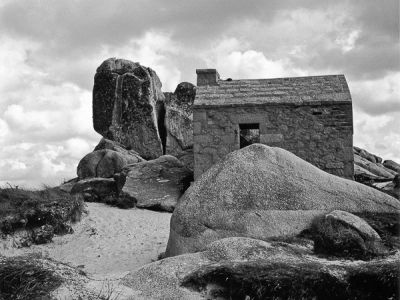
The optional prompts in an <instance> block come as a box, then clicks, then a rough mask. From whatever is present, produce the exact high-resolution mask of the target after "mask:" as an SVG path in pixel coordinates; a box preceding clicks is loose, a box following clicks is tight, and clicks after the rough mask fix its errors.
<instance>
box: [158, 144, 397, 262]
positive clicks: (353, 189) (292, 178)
mask: <svg viewBox="0 0 400 300" xmlns="http://www.w3.org/2000/svg"><path fill="white" fill-rule="evenodd" d="M337 209H339V210H345V211H349V212H361V211H370V212H396V211H398V210H399V209H400V202H398V201H397V200H396V199H394V198H393V197H390V196H388V195H386V194H384V193H381V192H379V191H377V190H375V189H373V188H370V187H367V186H365V185H362V184H360V183H357V182H354V181H350V180H346V179H343V178H339V177H337V176H333V175H330V174H328V173H325V172H324V171H322V170H320V169H318V168H316V167H315V166H313V165H311V164H309V163H307V162H305V161H303V160H302V159H300V158H298V157H297V156H295V155H294V154H292V153H290V152H288V151H285V150H283V149H280V148H271V147H268V146H265V145H261V144H253V145H251V146H249V147H246V148H243V149H241V150H238V151H235V152H232V153H230V154H229V155H227V156H226V158H225V159H224V160H223V161H221V162H220V163H218V164H216V165H214V166H213V167H211V168H210V169H209V171H207V172H206V173H204V174H203V175H202V176H201V177H200V178H199V179H198V180H197V181H195V182H194V184H193V185H192V186H191V187H190V188H189V189H188V190H187V191H186V193H185V194H184V196H183V197H182V198H181V199H180V201H179V203H178V205H177V207H176V208H175V211H174V213H173V215H172V218H171V228H170V236H169V241H168V246H167V251H166V255H167V256H174V255H179V254H182V253H186V252H195V251H200V250H202V249H204V248H205V246H206V245H207V244H209V243H210V242H212V241H215V240H218V239H221V238H225V237H229V236H246V237H252V238H257V239H266V238H269V237H273V236H282V235H295V234H298V233H299V232H300V231H302V230H304V229H306V228H308V227H309V226H310V224H311V221H312V219H314V218H315V217H316V216H319V215H324V214H326V213H328V212H330V211H332V210H337Z"/></svg>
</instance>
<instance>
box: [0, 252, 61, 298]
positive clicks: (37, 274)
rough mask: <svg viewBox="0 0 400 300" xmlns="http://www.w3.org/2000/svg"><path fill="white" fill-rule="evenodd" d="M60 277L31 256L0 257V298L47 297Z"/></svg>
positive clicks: (56, 285)
mask: <svg viewBox="0 0 400 300" xmlns="http://www.w3.org/2000/svg"><path fill="white" fill-rule="evenodd" d="M61 283H62V278H61V277H60V276H58V275H56V274H55V273H54V272H53V271H52V270H49V269H46V268H45V267H44V266H43V264H42V263H40V261H39V260H36V259H34V258H32V257H13V258H0V299H18V300H25V299H26V300H31V299H47V298H45V297H46V296H47V297H48V296H49V294H50V293H51V292H52V291H54V290H55V289H56V288H57V287H59V286H60V285H61Z"/></svg>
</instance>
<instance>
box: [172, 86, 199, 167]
mask: <svg viewBox="0 0 400 300" xmlns="http://www.w3.org/2000/svg"><path fill="white" fill-rule="evenodd" d="M165 96H166V97H165V129H166V135H167V136H166V145H165V152H166V154H170V155H173V156H175V157H177V158H178V159H179V160H181V161H182V162H183V163H184V164H185V165H186V166H187V167H189V168H190V169H192V170H193V161H194V158H193V102H194V98H195V97H196V86H195V85H193V84H191V83H189V82H182V83H180V84H179V85H178V86H177V88H176V90H175V92H174V93H173V94H172V93H165Z"/></svg>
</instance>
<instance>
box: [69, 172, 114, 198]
mask: <svg viewBox="0 0 400 300" xmlns="http://www.w3.org/2000/svg"><path fill="white" fill-rule="evenodd" d="M71 194H82V195H83V198H84V199H85V201H88V202H105V199H106V198H108V197H114V198H115V197H116V195H117V187H116V183H115V181H114V179H112V178H89V179H83V180H80V181H78V182H77V183H76V184H75V185H74V186H73V187H72V189H71Z"/></svg>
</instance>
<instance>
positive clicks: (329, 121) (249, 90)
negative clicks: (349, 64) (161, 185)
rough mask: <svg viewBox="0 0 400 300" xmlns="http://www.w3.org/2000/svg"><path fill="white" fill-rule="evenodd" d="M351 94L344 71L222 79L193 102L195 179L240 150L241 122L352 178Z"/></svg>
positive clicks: (262, 137) (270, 141)
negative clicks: (328, 73) (290, 76)
mask: <svg viewBox="0 0 400 300" xmlns="http://www.w3.org/2000/svg"><path fill="white" fill-rule="evenodd" d="M352 116H353V115H352V104H351V96H350V92H349V89H348V86H347V83H346V79H345V77H344V76H343V75H333V76H315V77H314V76H310V77H299V78H277V79H259V80H231V81H224V80H218V85H216V86H210V85H202V86H198V87H197V90H196V99H195V102H194V105H193V140H194V145H195V146H194V159H195V162H194V165H195V170H194V173H195V179H197V178H198V177H199V176H200V175H201V174H202V173H203V172H205V171H206V170H207V169H208V168H210V167H211V166H212V165H213V164H215V163H217V162H218V161H220V160H222V159H223V158H224V157H225V155H227V154H228V153H230V152H232V151H234V150H237V149H239V148H240V131H241V130H240V125H250V124H252V125H256V126H258V130H259V142H260V143H262V144H265V145H268V146H273V147H280V148H283V149H285V150H288V151H290V152H292V153H294V154H295V155H297V156H299V157H300V158H302V159H304V160H306V161H308V162H309V163H311V164H313V165H315V166H317V167H319V168H320V169H322V170H324V171H326V172H328V173H331V174H334V175H337V176H340V177H344V178H348V179H353V173H354V172H353V169H354V162H353V117H352Z"/></svg>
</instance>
